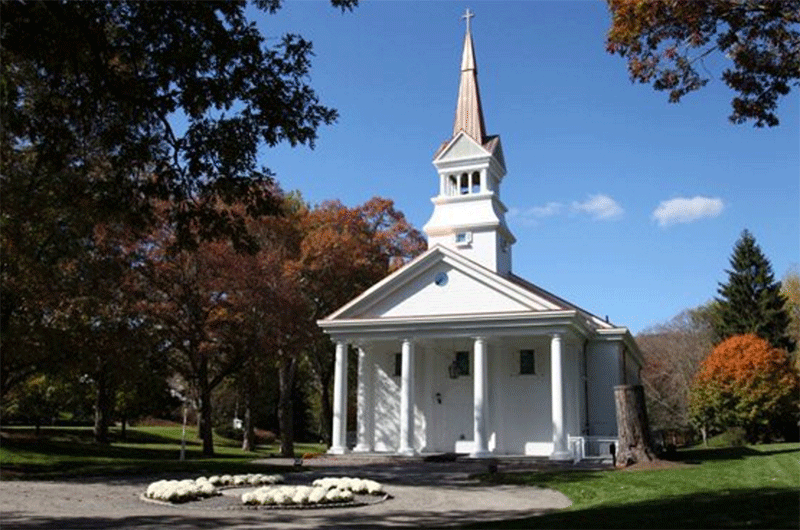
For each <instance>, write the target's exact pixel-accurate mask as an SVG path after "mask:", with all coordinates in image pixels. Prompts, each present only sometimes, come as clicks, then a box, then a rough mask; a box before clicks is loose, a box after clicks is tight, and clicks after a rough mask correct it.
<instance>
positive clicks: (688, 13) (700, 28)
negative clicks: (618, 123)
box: [606, 0, 800, 127]
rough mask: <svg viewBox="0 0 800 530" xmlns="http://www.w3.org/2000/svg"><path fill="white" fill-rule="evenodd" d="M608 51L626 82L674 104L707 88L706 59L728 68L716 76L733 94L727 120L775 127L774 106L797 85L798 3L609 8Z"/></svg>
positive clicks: (668, 1)
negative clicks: (620, 60)
mask: <svg viewBox="0 0 800 530" xmlns="http://www.w3.org/2000/svg"><path fill="white" fill-rule="evenodd" d="M607 2H608V6H609V10H610V11H611V20H612V21H611V28H610V29H609V32H608V36H607V40H606V46H607V49H608V51H609V52H610V53H615V54H619V55H620V56H622V57H625V58H626V59H627V61H628V71H629V72H630V76H631V80H633V81H638V82H640V83H652V85H653V88H655V89H656V90H667V91H669V100H670V102H673V103H675V102H678V101H680V99H681V98H682V97H683V96H685V95H686V94H688V93H689V92H693V91H695V90H698V89H700V88H702V87H703V86H705V85H706V83H708V79H707V78H704V77H703V76H702V75H701V73H700V72H699V71H698V70H699V69H703V70H705V71H706V72H708V68H706V65H705V63H704V59H705V58H706V57H708V56H710V55H711V54H716V55H717V56H718V57H720V58H721V57H724V58H725V59H727V60H729V61H730V62H731V63H732V64H731V65H730V66H728V67H727V68H726V69H725V70H724V71H723V72H722V75H721V78H722V80H723V81H724V82H725V84H727V85H728V87H730V88H731V89H732V90H733V91H734V92H735V93H736V96H735V97H734V98H733V100H732V101H731V106H732V108H733V112H732V114H731V115H730V116H729V119H730V120H731V122H733V123H737V124H740V123H744V122H746V121H748V120H753V121H754V125H755V126H757V127H763V126H764V125H767V126H770V127H772V126H775V125H778V123H779V120H778V117H777V115H776V110H777V107H778V100H779V99H780V97H782V96H785V95H786V94H788V93H789V91H790V88H791V86H797V85H798V83H800V32H799V31H798V23H800V2H798V0H783V1H775V0H768V1H756V0H692V1H690V2H683V1H681V0H607Z"/></svg>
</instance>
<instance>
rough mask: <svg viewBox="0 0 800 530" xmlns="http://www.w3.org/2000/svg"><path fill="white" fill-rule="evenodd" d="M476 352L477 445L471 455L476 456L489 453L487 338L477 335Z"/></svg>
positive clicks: (475, 400) (475, 402)
mask: <svg viewBox="0 0 800 530" xmlns="http://www.w3.org/2000/svg"><path fill="white" fill-rule="evenodd" d="M473 349H474V352H475V378H474V391H473V403H474V409H473V413H474V423H473V425H474V430H473V433H474V437H473V440H474V441H475V445H474V446H473V448H472V453H471V454H470V456H472V457H475V458H480V457H485V456H487V455H489V438H488V436H487V433H486V416H487V414H488V411H489V407H488V405H489V404H488V399H487V396H488V390H489V389H488V380H489V377H488V376H489V366H488V362H487V361H488V359H487V357H488V356H487V351H486V339H484V338H483V337H477V338H476V339H475V343H474V346H473Z"/></svg>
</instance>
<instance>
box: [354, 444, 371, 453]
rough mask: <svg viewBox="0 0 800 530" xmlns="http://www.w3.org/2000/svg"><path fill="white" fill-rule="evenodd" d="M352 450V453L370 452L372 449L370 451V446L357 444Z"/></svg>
mask: <svg viewBox="0 0 800 530" xmlns="http://www.w3.org/2000/svg"><path fill="white" fill-rule="evenodd" d="M353 452H354V453H372V452H373V451H372V447H369V446H366V445H361V444H358V445H356V446H355V447H353Z"/></svg>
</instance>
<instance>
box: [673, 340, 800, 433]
mask: <svg viewBox="0 0 800 530" xmlns="http://www.w3.org/2000/svg"><path fill="white" fill-rule="evenodd" d="M798 389H800V385H798V375H797V373H796V372H795V371H794V369H793V368H792V367H791V365H790V363H789V356H788V355H787V354H786V352H785V351H783V350H780V349H777V348H773V347H772V346H770V344H769V343H768V342H767V341H765V340H764V339H762V338H759V337H757V336H755V335H753V334H747V335H736V336H733V337H730V338H728V339H726V340H725V341H723V342H721V343H720V344H719V345H717V347H716V348H714V350H713V351H712V352H711V354H710V355H709V356H708V357H706V358H705V359H704V360H703V362H702V363H701V364H700V369H699V370H698V372H697V375H696V376H695V380H694V383H693V385H692V390H691V395H690V403H689V414H690V417H691V421H692V422H693V423H694V424H695V425H698V426H699V427H701V428H707V429H709V430H710V431H714V432H722V431H724V430H726V429H729V428H731V427H740V428H742V429H743V430H744V432H745V436H746V438H747V440H748V441H750V442H755V441H767V440H773V439H776V438H779V437H781V436H783V437H785V436H787V435H788V434H789V433H790V432H791V431H792V430H796V428H797V418H798V408H797V406H798Z"/></svg>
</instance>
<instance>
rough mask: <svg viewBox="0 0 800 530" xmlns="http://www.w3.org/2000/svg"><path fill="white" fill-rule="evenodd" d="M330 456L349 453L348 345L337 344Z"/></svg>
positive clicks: (343, 343)
mask: <svg viewBox="0 0 800 530" xmlns="http://www.w3.org/2000/svg"><path fill="white" fill-rule="evenodd" d="M328 452H329V453H330V454H334V455H341V454H344V453H346V452H347V343H345V342H337V343H336V366H335V368H334V372H333V433H332V440H331V447H330V449H328Z"/></svg>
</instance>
